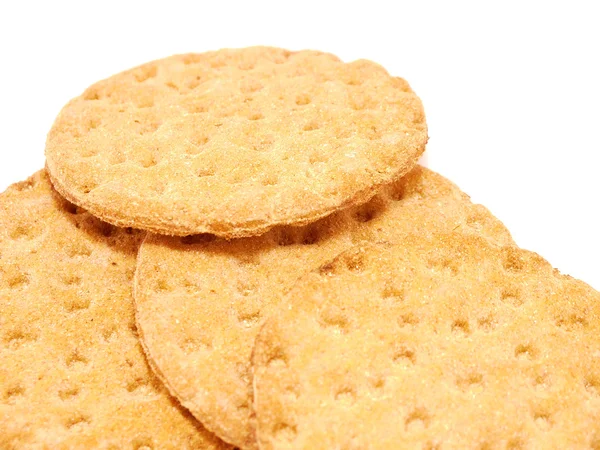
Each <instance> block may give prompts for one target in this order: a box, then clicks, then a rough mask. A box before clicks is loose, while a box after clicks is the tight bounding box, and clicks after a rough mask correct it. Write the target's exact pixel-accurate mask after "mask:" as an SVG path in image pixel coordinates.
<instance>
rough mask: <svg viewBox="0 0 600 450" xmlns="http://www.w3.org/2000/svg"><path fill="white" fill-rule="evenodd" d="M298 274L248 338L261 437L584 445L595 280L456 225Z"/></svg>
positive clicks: (597, 343)
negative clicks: (251, 343) (251, 338)
mask: <svg viewBox="0 0 600 450" xmlns="http://www.w3.org/2000/svg"><path fill="white" fill-rule="evenodd" d="M401 242H402V243H401V244H399V245H386V244H380V245H375V244H371V245H367V246H358V247H357V248H355V249H352V250H349V251H346V252H345V253H342V254H341V255H340V256H339V257H337V258H336V259H334V260H333V262H330V263H327V264H325V265H323V266H322V267H320V268H319V269H318V270H316V271H314V272H312V273H310V274H307V275H306V276H305V277H303V278H302V279H301V280H299V281H298V283H297V284H296V285H295V286H294V288H293V289H292V290H290V291H289V293H288V295H287V297H286V299H285V300H284V302H282V306H281V307H280V308H279V309H278V310H277V311H276V312H274V313H273V314H272V316H271V317H270V319H268V320H267V323H266V324H265V326H264V328H263V329H262V330H261V332H260V334H259V336H258V337H257V339H256V345H255V347H254V353H253V358H252V361H253V370H254V409H255V411H256V416H257V418H256V420H257V439H258V443H259V446H260V448H261V449H265V450H274V449H289V448H294V449H311V450H318V449H331V448H346V449H397V448H428V449H433V448H438V449H466V448H472V449H484V448H485V449H506V448H522V449H525V448H532V449H533V448H535V449H554V448H582V449H583V448H588V449H589V448H595V447H597V446H598V443H599V442H600V430H599V428H598V423H599V420H600V358H598V355H599V354H600V293H598V292H596V291H594V290H593V289H592V288H591V287H589V286H588V285H586V284H585V283H583V282H581V281H578V280H575V279H573V278H571V277H568V276H563V275H560V273H559V272H558V271H557V270H553V269H552V267H551V266H550V265H549V264H548V263H547V262H546V261H545V260H543V259H542V258H541V257H540V256H538V255H537V254H535V253H531V252H527V251H524V250H521V249H519V248H518V247H516V246H513V245H508V246H504V247H501V246H496V245H493V244H492V243H490V241H489V240H485V239H482V238H481V237H479V236H475V235H472V234H471V235H465V234H464V233H460V232H454V233H450V234H440V235H438V236H435V237H431V236H423V235H413V236H407V237H406V238H404V239H403V240H402V241H401Z"/></svg>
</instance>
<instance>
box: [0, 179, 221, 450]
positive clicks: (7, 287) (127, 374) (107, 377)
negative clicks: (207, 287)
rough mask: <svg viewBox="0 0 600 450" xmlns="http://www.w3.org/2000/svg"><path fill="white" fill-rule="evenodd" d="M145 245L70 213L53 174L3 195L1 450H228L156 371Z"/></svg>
mask: <svg viewBox="0 0 600 450" xmlns="http://www.w3.org/2000/svg"><path fill="white" fill-rule="evenodd" d="M142 237H143V236H142V234H141V233H139V232H136V231H131V230H124V229H117V228H115V227H113V226H112V225H109V224H107V223H104V222H101V221H99V220H98V219H96V218H94V217H92V216H91V215H90V214H87V213H85V212H83V211H82V210H80V209H79V208H77V207H75V206H74V205H73V204H70V203H68V202H66V201H65V200H64V199H62V198H61V197H59V196H58V194H56V192H54V191H53V190H52V187H51V184H50V181H49V179H48V176H47V175H46V174H45V172H44V171H41V172H38V173H37V174H35V175H34V176H32V177H31V178H30V179H29V180H27V181H25V182H22V183H18V184H15V185H13V186H11V187H9V188H8V190H7V191H5V192H4V193H2V194H1V195H0V311H1V312H0V448H3V449H23V448H53V449H67V448H69V449H72V448H105V449H109V448H113V449H114V448H129V449H148V448H161V449H162V448H164V449H166V448H171V449H180V448H185V449H197V448H203V449H227V448H229V446H227V445H226V444H224V443H222V442H221V441H219V440H218V439H217V438H216V437H215V436H214V435H212V434H211V433H209V432H208V431H206V430H205V429H204V428H203V427H202V426H201V425H200V424H199V423H198V422H197V421H196V420H195V419H194V418H193V417H192V416H191V415H190V414H189V413H188V412H187V411H185V410H184V409H183V408H182V407H181V406H180V405H179V404H178V402H177V401H176V400H175V399H173V398H172V397H171V396H170V395H169V393H168V391H167V390H166V389H165V388H164V386H163V385H162V384H161V383H160V382H159V381H158V380H157V379H156V378H155V377H154V375H153V374H152V372H151V371H150V369H149V368H148V365H147V363H146V359H145V357H144V353H143V350H142V348H141V347H140V345H139V342H138V338H137V334H136V327H135V320H134V309H133V299H132V285H133V284H132V279H133V274H134V270H135V259H136V253H137V249H138V246H139V243H140V241H141V238H142Z"/></svg>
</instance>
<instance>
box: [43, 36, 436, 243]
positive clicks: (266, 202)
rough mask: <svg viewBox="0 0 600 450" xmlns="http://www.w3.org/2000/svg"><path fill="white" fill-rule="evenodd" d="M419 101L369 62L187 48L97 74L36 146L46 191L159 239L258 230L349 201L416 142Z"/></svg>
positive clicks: (370, 188)
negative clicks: (48, 183) (49, 184)
mask: <svg viewBox="0 0 600 450" xmlns="http://www.w3.org/2000/svg"><path fill="white" fill-rule="evenodd" d="M426 140H427V129H426V124H425V116H424V112H423V107H422V105H421V102H420V100H419V98H418V97H417V96H416V95H415V94H414V92H413V91H412V90H411V89H410V87H409V85H408V84H407V83H406V82H405V81H404V80H403V79H401V78H396V77H392V76H390V75H389V74H388V73H387V72H386V70H385V69H384V68H382V67H381V66H379V65H378V64H375V63H373V62H370V61H367V60H358V61H354V62H351V63H348V64H345V63H343V62H341V61H340V60H339V59H338V58H337V57H335V56H333V55H331V54H326V53H321V52H316V51H299V52H290V51H287V50H283V49H277V48H269V47H251V48H245V49H235V50H220V51H216V52H208V53H202V54H187V55H178V56H172V57H169V58H165V59H161V60H157V61H153V62H150V63H148V64H145V65H142V66H140V67H136V68H134V69H131V70H128V71H126V72H122V73H120V74H117V75H115V76H113V77H111V78H108V79H106V80H103V81H100V82H99V83H96V84H94V85H93V86H91V87H90V88H88V89H87V90H86V91H85V92H84V93H83V94H82V95H81V96H80V97H78V98H75V99H73V100H72V101H71V102H69V103H68V104H67V105H66V106H65V107H64V109H63V110H62V111H61V113H60V114H59V116H58V118H57V119H56V122H55V123H54V126H53V127H52V129H51V131H50V133H49V135H48V139H47V144H46V157H47V167H48V170H49V172H50V175H51V177H52V181H53V183H54V185H55V187H56V189H57V190H58V191H59V192H60V193H61V194H62V195H63V196H65V197H66V198H67V199H69V200H70V201H72V202H73V203H76V204H77V205H79V206H82V207H84V208H86V209H87V210H89V211H90V212H91V213H93V214H94V215H96V216H97V217H100V218H101V219H103V220H106V221H108V222H111V223H113V224H115V225H119V226H130V227H135V228H142V229H145V230H149V231H154V232H156V233H161V234H168V235H189V234H197V233H206V232H210V233H214V234H216V235H219V236H222V237H228V238H232V237H242V236H251V235H258V234H261V233H263V232H265V231H267V230H268V229H269V228H271V227H273V226H274V225H278V224H296V225H301V224H308V223H310V222H313V221H315V220H317V219H319V218H321V217H324V216H326V215H328V214H330V213H332V212H334V211H337V210H340V209H343V208H346V207H348V206H350V205H355V204H360V203H364V202H365V201H367V200H368V199H369V198H370V197H371V196H373V195H374V193H375V192H376V189H377V187H378V186H380V185H383V184H385V183H388V182H391V181H392V180H394V179H397V178H399V177H400V176H402V175H404V174H405V173H407V172H408V171H409V170H410V169H411V168H412V167H413V166H414V165H415V164H416V163H417V159H418V157H419V156H420V155H421V153H422V152H423V150H424V148H425V142H426Z"/></svg>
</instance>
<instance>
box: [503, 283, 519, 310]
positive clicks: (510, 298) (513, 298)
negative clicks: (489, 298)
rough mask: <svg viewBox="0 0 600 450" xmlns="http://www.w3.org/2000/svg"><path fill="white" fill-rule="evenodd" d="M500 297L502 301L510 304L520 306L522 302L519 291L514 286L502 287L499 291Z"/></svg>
mask: <svg viewBox="0 0 600 450" xmlns="http://www.w3.org/2000/svg"><path fill="white" fill-rule="evenodd" d="M500 299H501V300H502V302H504V303H508V304H510V305H512V306H521V305H522V304H523V298H522V296H521V292H520V291H519V289H518V288H516V287H506V288H504V289H502V290H501V292H500Z"/></svg>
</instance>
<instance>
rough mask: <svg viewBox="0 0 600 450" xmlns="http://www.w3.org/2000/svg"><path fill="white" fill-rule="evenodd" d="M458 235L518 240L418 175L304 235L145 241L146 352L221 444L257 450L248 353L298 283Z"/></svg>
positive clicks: (431, 178) (142, 316) (141, 297)
mask: <svg viewBox="0 0 600 450" xmlns="http://www.w3.org/2000/svg"><path fill="white" fill-rule="evenodd" d="M453 229H461V230H463V231H464V233H466V234H476V235H482V236H486V237H488V238H490V239H493V240H494V241H497V242H500V243H503V244H505V243H510V242H512V240H511V238H510V235H509V233H508V231H507V230H506V228H505V227H504V226H503V225H502V224H501V223H500V222H499V221H498V220H497V219H495V218H494V217H493V216H492V215H491V214H490V213H489V212H488V210H487V209H485V208H484V207H482V206H480V205H474V204H472V203H471V202H470V201H469V198H468V196H467V195H465V194H464V193H462V192H461V191H460V190H459V189H458V188H457V187H456V186H455V185H454V184H452V183H451V182H449V181H448V180H446V179H444V178H443V177H441V176H439V175H437V174H435V173H434V172H432V171H430V170H428V169H425V168H422V167H417V168H416V169H414V170H413V171H412V172H411V173H410V174H408V175H407V176H406V177H404V178H403V179H402V180H400V181H398V182H395V183H393V184H390V185H388V186H386V187H384V188H383V189H382V190H381V191H380V192H379V193H378V194H377V195H376V196H375V197H374V198H373V199H372V200H371V201H370V202H368V203H366V204H364V205H362V206H360V207H355V208H350V209H348V210H345V211H342V212H339V213H337V214H334V215H332V216H329V217H327V218H325V219H322V220H320V221H318V222H316V223H313V224H311V225H308V226H305V227H278V228H275V229H273V230H271V231H270V232H268V233H267V234H265V235H263V236H260V237H254V238H246V239H239V240H234V241H226V240H223V239H218V238H217V239H215V238H214V236H211V235H199V236H193V237H185V238H170V237H165V236H159V235H148V237H147V238H146V240H145V241H144V243H143V244H142V247H141V249H140V254H139V257H138V268H137V272H136V290H135V300H136V308H137V321H138V326H139V329H140V332H141V334H142V340H143V343H144V346H145V349H146V351H147V354H148V355H149V358H150V359H151V360H152V361H153V362H154V365H155V367H156V368H157V371H158V372H159V373H160V374H161V376H162V377H163V379H164V380H165V382H166V384H167V385H168V387H169V388H170V390H171V392H172V393H173V394H174V395H176V396H177V397H178V398H179V399H180V400H181V402H182V404H183V405H184V406H186V407H187V408H188V409H189V410H190V411H191V412H192V414H194V416H195V417H196V418H198V419H199V420H200V421H202V422H203V423H204V424H205V426H206V427H207V428H208V429H210V430H211V431H213V432H215V433H216V434H217V435H219V436H220V437H221V438H223V439H224V440H225V441H228V442H231V443H233V444H234V445H237V446H239V447H241V448H253V447H254V446H255V445H256V443H255V441H254V434H253V430H252V426H251V421H250V418H251V400H252V389H251V388H252V387H251V370H250V355H251V352H252V347H253V344H254V339H255V336H256V335H257V333H258V331H259V329H260V327H261V326H262V324H263V323H264V321H265V319H267V318H268V317H269V315H270V314H271V312H272V311H273V310H274V309H275V308H276V307H277V306H278V304H279V303H280V301H281V298H282V296H283V294H284V293H285V291H286V290H288V289H289V288H290V287H291V286H292V285H293V283H294V282H295V280H296V279H297V278H299V277H300V276H302V275H303V274H305V273H306V272H307V271H309V270H311V269H313V268H316V267H318V266H320V265H321V264H323V262H324V261H327V260H330V259H331V258H333V257H334V256H335V255H337V254H338V253H340V252H341V251H343V250H345V249H348V248H350V247H351V246H353V245H355V244H357V243H360V242H364V241H371V242H377V241H380V240H390V241H391V240H395V239H396V237H397V236H399V235H402V234H403V233H406V232H411V231H412V232H420V233H422V234H423V235H424V236H428V235H430V234H432V233H434V232H438V231H440V230H442V231H450V230H453Z"/></svg>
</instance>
